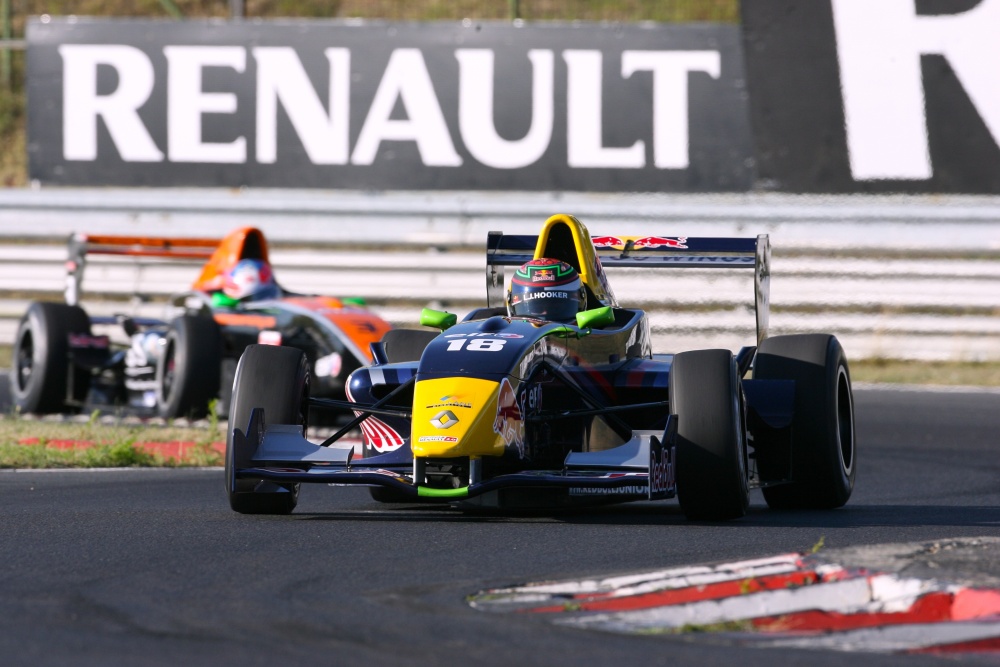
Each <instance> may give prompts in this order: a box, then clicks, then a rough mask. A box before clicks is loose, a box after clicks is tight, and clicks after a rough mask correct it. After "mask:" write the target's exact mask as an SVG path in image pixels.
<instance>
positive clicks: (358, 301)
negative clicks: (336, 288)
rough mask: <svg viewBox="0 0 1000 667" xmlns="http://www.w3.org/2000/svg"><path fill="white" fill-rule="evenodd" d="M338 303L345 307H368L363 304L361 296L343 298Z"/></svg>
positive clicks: (363, 299) (363, 300)
mask: <svg viewBox="0 0 1000 667" xmlns="http://www.w3.org/2000/svg"><path fill="white" fill-rule="evenodd" d="M340 302H341V303H342V304H345V305H347V306H366V305H368V304H367V303H366V302H365V298H364V297H363V296H345V297H344V298H343V299H341V300H340Z"/></svg>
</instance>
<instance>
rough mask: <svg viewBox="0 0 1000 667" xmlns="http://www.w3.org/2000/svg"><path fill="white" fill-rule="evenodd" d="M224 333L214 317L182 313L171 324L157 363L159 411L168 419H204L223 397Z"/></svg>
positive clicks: (157, 401) (157, 408)
mask: <svg viewBox="0 0 1000 667" xmlns="http://www.w3.org/2000/svg"><path fill="white" fill-rule="evenodd" d="M222 352H223V346H222V332H221V331H220V329H219V325H218V324H216V322H215V320H213V319H212V318H211V317H202V316H198V315H182V316H181V317H178V318H177V319H175V320H174V321H172V322H171V323H170V330H169V331H168V332H167V336H166V340H165V342H164V348H163V353H162V354H161V355H160V358H159V361H158V362H157V364H156V412H157V414H158V415H159V416H160V417H163V418H164V419H175V418H177V417H189V418H191V419H201V418H202V417H204V416H205V415H207V414H208V411H209V404H210V402H211V401H212V400H214V399H216V398H218V396H219V377H220V376H221V374H222Z"/></svg>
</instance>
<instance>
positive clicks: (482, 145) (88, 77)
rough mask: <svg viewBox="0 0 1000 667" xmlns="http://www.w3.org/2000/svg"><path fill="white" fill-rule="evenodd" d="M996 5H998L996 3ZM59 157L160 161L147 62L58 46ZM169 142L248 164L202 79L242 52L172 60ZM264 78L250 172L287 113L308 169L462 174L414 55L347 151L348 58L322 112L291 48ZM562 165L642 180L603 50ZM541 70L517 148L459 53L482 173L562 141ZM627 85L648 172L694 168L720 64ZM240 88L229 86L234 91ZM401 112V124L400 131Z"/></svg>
mask: <svg viewBox="0 0 1000 667" xmlns="http://www.w3.org/2000/svg"><path fill="white" fill-rule="evenodd" d="M997 1H1000V0H994V2H997ZM59 52H60V54H61V56H62V59H63V82H64V83H63V100H64V102H63V125H64V127H63V142H64V143H63V153H64V157H65V158H66V159H67V160H90V161H92V160H96V159H97V150H98V148H97V136H98V133H97V126H98V122H99V121H103V122H104V124H105V126H106V127H107V129H108V132H109V134H110V136H111V139H112V142H113V143H114V146H115V148H116V150H117V151H118V153H119V154H120V155H121V157H122V159H123V160H125V161H127V162H156V161H162V160H163V159H164V154H163V152H162V151H161V150H160V149H159V148H158V147H157V146H156V143H155V142H154V140H153V139H152V137H151V135H150V133H149V129H148V128H147V127H146V126H145V125H144V123H143V120H142V118H141V117H140V116H139V110H140V109H141V108H142V106H143V105H144V104H146V103H147V102H148V101H149V98H150V95H151V93H152V91H153V88H154V84H155V76H154V69H153V65H152V62H151V61H150V59H149V57H148V56H147V55H146V54H144V53H143V52H142V51H141V50H139V49H137V48H135V47H132V46H122V45H118V46H115V45H110V46H91V45H62V46H60V47H59ZM163 53H164V56H165V58H166V62H167V91H166V92H167V94H166V97H167V128H166V130H167V136H166V153H167V155H166V157H167V159H168V160H169V161H171V162H194V163H236V164H244V163H246V162H247V160H248V156H247V139H246V137H245V136H236V137H235V138H232V139H231V140H229V141H222V142H220V141H215V142H212V141H205V139H204V136H203V120H204V116H205V115H206V114H225V115H230V116H236V114H237V113H238V112H239V109H238V98H237V95H236V93H235V92H228V91H227V92H206V91H205V90H204V86H203V78H204V72H205V69H206V68H219V69H222V70H229V71H230V72H231V75H232V76H233V77H234V79H236V80H237V81H238V79H239V78H240V77H245V76H247V74H246V70H247V49H245V48H244V47H240V46H166V47H164V49H163ZM250 53H251V54H252V57H253V58H254V61H255V64H256V67H255V71H256V81H255V84H256V89H255V103H256V109H255V118H254V120H255V121H256V122H255V125H256V130H255V131H256V134H255V146H256V151H255V155H254V156H253V158H251V159H255V160H256V162H257V163H258V164H274V163H275V162H277V159H278V151H279V147H278V131H277V124H278V107H279V106H280V107H281V108H283V109H284V111H285V114H286V115H287V117H288V119H289V121H290V122H291V125H292V127H293V129H294V131H295V133H296V135H297V137H298V139H299V140H300V141H301V142H302V146H303V148H304V150H305V153H306V155H307V156H308V158H309V160H310V161H311V162H312V163H313V164H326V165H345V164H356V165H371V164H373V163H374V161H375V158H376V156H377V155H378V152H379V150H380V148H381V147H382V144H383V142H412V143H413V144H415V146H416V149H417V151H418V153H419V155H420V159H421V161H422V162H423V164H425V165H426V166H429V167H459V166H461V165H462V163H463V160H462V157H461V155H459V153H458V151H457V150H456V148H455V144H454V143H453V139H452V134H451V130H450V128H449V127H448V124H447V122H446V120H445V116H444V113H443V112H442V109H441V105H440V102H439V100H438V97H437V94H436V92H435V90H434V85H433V82H432V80H431V77H430V73H429V72H428V70H427V64H426V62H425V60H424V56H423V54H422V53H421V51H420V50H419V49H415V48H401V49H396V50H394V51H393V52H392V54H391V55H390V57H389V61H388V63H387V65H386V68H385V71H384V72H383V73H382V77H381V80H380V82H379V85H378V88H377V90H376V93H375V95H374V98H373V100H372V103H371V106H370V107H369V109H368V111H367V114H366V116H365V118H364V121H363V123H362V124H361V129H360V132H359V134H358V137H357V140H356V142H355V144H354V146H353V149H352V147H351V146H350V145H349V141H350V125H351V118H350V111H351V105H350V102H351V53H350V51H349V50H348V49H346V48H329V49H326V50H325V51H324V55H325V56H326V59H327V62H328V63H329V88H328V93H327V99H326V100H325V104H324V101H323V100H321V99H320V96H319V94H318V93H317V91H316V89H315V87H314V86H313V84H312V81H311V80H310V78H309V76H308V75H307V73H306V71H305V68H304V67H303V65H302V62H301V60H300V59H299V56H298V54H297V53H296V52H295V50H294V48H293V47H253V48H251V49H250ZM562 55H563V58H564V60H565V62H566V64H567V82H566V85H567V90H566V97H567V112H566V113H567V116H566V132H567V137H566V139H567V141H566V143H567V158H566V159H567V163H568V165H569V166H570V167H575V168H616V169H640V168H644V167H645V166H646V145H645V142H644V141H643V140H636V141H635V142H633V143H632V145H630V146H620V147H611V146H605V145H604V144H603V139H602V135H603V131H604V121H603V115H602V112H601V109H602V104H603V90H602V60H603V55H602V53H601V52H600V51H598V50H572V49H571V50H567V51H564V52H563V54H562ZM527 57H528V60H530V62H531V67H532V70H531V71H532V85H531V90H532V100H531V124H530V126H529V128H528V131H527V133H526V134H525V135H524V136H523V137H521V138H505V137H502V136H500V134H499V133H498V132H497V129H496V124H495V118H494V102H495V94H494V93H495V91H494V79H495V74H494V59H495V54H494V52H493V51H492V50H490V49H456V50H455V58H456V59H457V61H458V63H459V68H458V69H459V82H458V83H459V90H458V119H459V127H458V135H459V136H460V137H461V139H462V142H463V145H464V146H465V148H466V149H467V150H468V151H469V153H470V154H471V155H472V157H473V158H475V160H476V161H478V162H479V163H481V164H483V165H485V166H488V167H492V168H495V169H518V168H523V167H526V166H529V165H531V164H534V163H535V162H537V161H538V160H539V159H540V158H541V157H542V156H543V155H544V154H545V151H546V150H548V148H549V146H550V144H551V140H552V133H553V127H554V114H555V109H554V99H555V81H554V78H555V72H554V70H555V65H554V60H555V56H554V53H553V52H552V51H551V50H546V49H535V50H531V51H529V52H528V55H527ZM621 60H622V63H621V72H622V77H623V79H629V78H632V77H634V76H636V75H637V74H638V73H645V72H649V73H651V75H652V91H653V99H652V107H653V108H652V111H653V113H652V117H653V123H652V124H653V126H652V128H651V129H652V137H653V150H652V154H653V162H654V165H655V166H656V168H658V169H684V168H687V167H688V165H689V136H688V75H689V74H691V73H693V72H704V73H707V74H708V75H709V76H710V77H713V78H718V77H719V75H720V67H721V63H720V60H721V58H720V54H719V52H718V51H676V52H674V51H628V50H627V51H624V52H623V53H622V58H621ZM100 66H110V67H113V68H114V69H115V71H116V73H117V76H118V86H117V88H116V89H115V90H114V91H113V92H111V93H108V94H98V90H97V71H98V68H99V67H100ZM236 89H237V86H236V85H235V83H234V85H233V90H236ZM397 107H400V108H402V109H403V111H404V112H405V118H393V117H392V115H393V110H394V109H395V108H397Z"/></svg>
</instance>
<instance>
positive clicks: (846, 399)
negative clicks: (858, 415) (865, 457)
mask: <svg viewBox="0 0 1000 667" xmlns="http://www.w3.org/2000/svg"><path fill="white" fill-rule="evenodd" d="M837 439H838V440H839V441H840V463H841V465H842V466H843V467H844V472H845V473H846V474H847V475H850V474H851V469H852V468H853V467H854V403H853V398H852V396H851V384H850V380H848V378H847V370H846V369H845V368H844V367H843V366H841V367H840V369H839V373H838V374H837Z"/></svg>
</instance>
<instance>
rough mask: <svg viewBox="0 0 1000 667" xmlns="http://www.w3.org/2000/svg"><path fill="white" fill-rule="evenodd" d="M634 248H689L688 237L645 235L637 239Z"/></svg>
mask: <svg viewBox="0 0 1000 667" xmlns="http://www.w3.org/2000/svg"><path fill="white" fill-rule="evenodd" d="M632 247H633V248H654V249H655V248H687V237H686V236H678V237H676V238H670V237H667V236H643V237H642V238H641V239H636V240H635V243H634V244H633V246H632Z"/></svg>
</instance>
